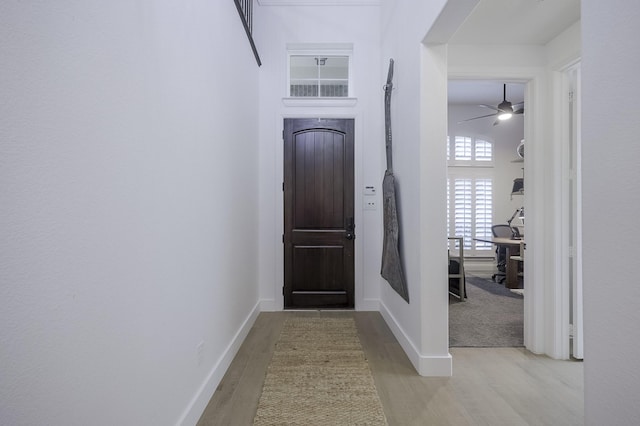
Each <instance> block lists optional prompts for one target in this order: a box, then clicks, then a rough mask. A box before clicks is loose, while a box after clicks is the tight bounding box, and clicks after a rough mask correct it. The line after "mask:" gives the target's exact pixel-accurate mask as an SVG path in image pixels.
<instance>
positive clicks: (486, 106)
mask: <svg viewBox="0 0 640 426" xmlns="http://www.w3.org/2000/svg"><path fill="white" fill-rule="evenodd" d="M478 106H481V107H483V108H489V109H492V110H494V111H496V112H500V110H499V109H498V108H496V107H494V106H491V105H487V104H479V105H478Z"/></svg>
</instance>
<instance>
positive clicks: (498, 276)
mask: <svg viewBox="0 0 640 426" xmlns="http://www.w3.org/2000/svg"><path fill="white" fill-rule="evenodd" d="M491 232H492V233H493V236H494V237H495V238H511V237H512V236H513V230H512V229H511V227H510V226H509V225H506V224H504V225H493V226H492V227H491ZM496 263H497V265H496V266H497V267H498V272H496V273H495V274H493V275H492V276H491V279H492V280H493V281H495V282H497V283H502V282H504V280H505V279H506V278H507V273H506V271H507V248H506V247H505V246H502V245H500V244H496Z"/></svg>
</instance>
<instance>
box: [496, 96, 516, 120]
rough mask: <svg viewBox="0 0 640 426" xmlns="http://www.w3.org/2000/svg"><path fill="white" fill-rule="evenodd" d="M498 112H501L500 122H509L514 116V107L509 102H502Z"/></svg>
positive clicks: (499, 115)
mask: <svg viewBox="0 0 640 426" xmlns="http://www.w3.org/2000/svg"><path fill="white" fill-rule="evenodd" d="M498 110H500V113H499V114H498V120H508V119H510V118H511V116H512V115H513V107H512V106H511V102H509V101H502V102H501V103H500V105H498Z"/></svg>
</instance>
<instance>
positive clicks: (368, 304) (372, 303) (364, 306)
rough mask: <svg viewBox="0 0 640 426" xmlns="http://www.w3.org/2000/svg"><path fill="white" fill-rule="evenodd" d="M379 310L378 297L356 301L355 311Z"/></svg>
mask: <svg viewBox="0 0 640 426" xmlns="http://www.w3.org/2000/svg"><path fill="white" fill-rule="evenodd" d="M379 310H380V299H364V300H362V302H358V303H356V311H360V312H366V311H374V312H378V311H379Z"/></svg>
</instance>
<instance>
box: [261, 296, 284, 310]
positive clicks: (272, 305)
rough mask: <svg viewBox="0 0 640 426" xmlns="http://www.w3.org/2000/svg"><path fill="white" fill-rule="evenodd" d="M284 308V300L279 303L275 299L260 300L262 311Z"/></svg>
mask: <svg viewBox="0 0 640 426" xmlns="http://www.w3.org/2000/svg"><path fill="white" fill-rule="evenodd" d="M281 310H282V302H280V303H278V302H276V301H275V300H274V299H262V300H260V312H279V311H281Z"/></svg>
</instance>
